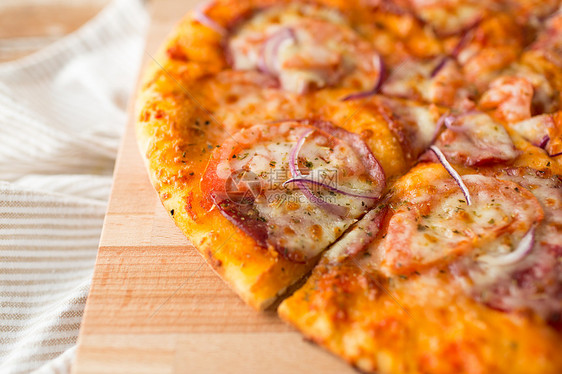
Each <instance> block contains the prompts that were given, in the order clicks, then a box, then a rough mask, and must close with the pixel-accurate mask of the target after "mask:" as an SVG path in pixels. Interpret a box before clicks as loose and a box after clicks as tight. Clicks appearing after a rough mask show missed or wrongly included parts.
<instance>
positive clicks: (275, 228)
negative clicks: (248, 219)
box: [217, 122, 375, 258]
mask: <svg viewBox="0 0 562 374" xmlns="http://www.w3.org/2000/svg"><path fill="white" fill-rule="evenodd" d="M291 124H292V126H289V125H287V124H282V125H279V126H275V125H272V126H260V125H258V126H254V127H253V128H250V129H247V130H245V131H244V133H248V134H252V135H251V136H245V137H244V140H245V142H246V144H248V145H245V146H244V147H243V148H242V149H241V150H239V151H237V152H236V153H235V154H233V155H232V156H231V157H230V159H228V160H223V161H222V162H221V163H220V164H219V165H220V166H219V167H217V175H218V173H219V170H220V172H221V175H225V174H228V173H233V172H235V171H237V170H244V171H245V172H247V173H249V175H252V176H256V177H257V178H258V179H259V180H260V181H261V186H262V191H261V193H260V195H259V196H257V197H256V198H255V201H253V208H254V209H255V210H256V211H257V213H258V214H259V216H260V217H261V219H262V221H264V222H265V223H266V225H267V230H268V242H269V243H270V244H272V245H273V246H274V247H276V248H278V249H281V250H283V251H287V252H290V253H298V254H299V256H302V257H304V258H311V257H314V256H316V255H317V254H318V253H320V251H322V250H323V249H324V248H326V247H327V246H328V245H329V244H331V243H332V242H334V241H335V240H336V239H337V238H338V237H339V236H340V235H341V234H342V233H343V232H344V231H345V230H346V229H347V228H348V227H349V226H350V225H351V224H352V223H353V222H355V221H356V219H357V218H358V217H360V216H362V215H363V214H364V213H365V212H366V210H367V209H368V208H369V207H371V206H372V205H373V203H374V201H373V200H372V199H361V198H357V197H352V196H348V195H345V194H341V193H337V192H333V191H330V190H329V189H326V188H323V187H318V186H316V185H313V184H304V186H305V187H306V188H308V189H309V190H310V191H311V192H312V193H313V194H314V196H315V197H316V198H318V199H320V200H321V201H322V202H323V203H321V204H318V203H317V202H313V201H311V199H310V198H309V197H308V196H307V195H306V194H305V193H304V192H303V191H302V189H301V187H299V186H298V185H297V184H295V183H292V184H288V185H285V186H284V185H283V183H284V182H286V181H287V180H288V179H289V178H291V177H292V175H291V171H290V167H289V160H290V153H291V151H292V150H293V148H294V147H295V144H296V142H297V140H298V138H299V136H301V135H302V134H303V132H305V131H310V130H311V127H310V126H305V125H299V124H296V123H294V122H293V123H291ZM252 137H255V139H254V140H252V139H251V138H252ZM298 166H299V172H300V173H301V174H302V176H304V177H306V178H308V179H311V180H313V181H316V182H320V183H324V184H327V185H329V186H331V187H333V188H338V189H340V190H344V191H349V192H351V193H355V194H364V195H369V193H371V192H372V191H373V188H374V187H375V186H374V184H373V181H372V180H371V179H370V178H369V177H368V176H367V174H366V170H365V168H364V166H363V164H362V161H361V160H360V159H359V157H358V155H356V154H355V153H354V151H353V150H352V148H351V147H350V146H349V145H347V144H346V143H344V142H342V141H340V140H336V139H335V138H333V137H331V136H329V135H328V134H325V133H323V132H321V131H314V132H313V133H311V134H310V135H309V136H308V137H307V138H306V141H305V143H304V144H303V146H302V148H301V150H300V152H299V154H298ZM221 175H219V177H220V176H221ZM227 193H228V192H227ZM326 205H328V207H326ZM329 206H335V207H337V208H340V209H343V211H344V212H345V214H344V215H343V216H339V214H337V213H335V212H334V211H332V210H331V209H330V207H329Z"/></svg>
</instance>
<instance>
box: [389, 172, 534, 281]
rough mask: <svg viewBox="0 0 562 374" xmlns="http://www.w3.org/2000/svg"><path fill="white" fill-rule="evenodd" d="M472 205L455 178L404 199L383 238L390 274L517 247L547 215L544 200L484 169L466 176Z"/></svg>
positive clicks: (496, 253) (407, 271) (494, 253)
mask: <svg viewBox="0 0 562 374" xmlns="http://www.w3.org/2000/svg"><path fill="white" fill-rule="evenodd" d="M463 181H464V182H465V184H466V185H467V187H468V188H469V190H470V192H471V197H472V200H473V202H472V205H470V206H468V205H467V204H466V199H465V197H464V195H463V194H462V193H461V192H460V189H459V188H458V186H456V184H455V183H454V182H452V181H450V180H448V181H445V182H442V183H440V184H437V185H436V188H435V190H434V192H433V194H431V195H429V196H427V195H426V196H419V197H418V199H417V201H415V202H414V203H412V202H410V201H405V202H402V203H401V204H400V205H399V206H398V208H397V209H396V211H395V213H394V214H393V216H392V218H391V219H390V222H389V224H388V232H387V235H386V238H385V239H384V241H383V243H382V249H381V251H382V252H383V253H382V254H381V257H382V258H383V262H382V268H383V270H384V271H385V272H386V273H387V274H392V273H400V274H402V273H409V272H412V271H415V270H419V269H422V268H425V267H426V266H428V265H433V264H436V263H438V262H449V261H451V260H453V259H455V258H456V257H457V256H459V255H462V254H468V253H471V256H473V257H478V256H480V255H483V254H492V255H499V254H501V253H508V252H510V251H512V250H513V249H514V248H515V247H516V246H517V244H518V242H519V240H521V238H522V237H523V236H524V235H525V233H526V232H527V231H528V230H529V229H530V227H531V226H532V225H533V224H534V223H535V222H537V221H540V220H541V219H542V210H541V208H540V205H539V204H538V202H537V201H536V199H534V198H533V197H532V195H531V194H530V193H528V192H526V193H525V192H524V189H523V188H521V189H518V187H517V185H516V184H513V183H508V182H500V181H497V180H496V179H493V178H489V177H484V176H480V175H466V176H463Z"/></svg>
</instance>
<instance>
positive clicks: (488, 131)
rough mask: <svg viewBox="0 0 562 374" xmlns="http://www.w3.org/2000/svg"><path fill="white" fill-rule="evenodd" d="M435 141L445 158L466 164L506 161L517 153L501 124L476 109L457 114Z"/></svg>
mask: <svg viewBox="0 0 562 374" xmlns="http://www.w3.org/2000/svg"><path fill="white" fill-rule="evenodd" d="M435 144H436V145H437V146H438V147H439V148H440V149H441V150H442V151H443V153H444V154H445V156H447V159H448V160H449V161H451V162H454V163H457V164H465V165H470V166H474V165H486V164H493V163H498V162H505V161H510V160H513V159H514V158H516V157H517V156H518V154H519V153H518V152H517V150H516V149H515V146H514V145H513V141H512V140H511V138H510V136H509V134H508V133H507V131H506V130H505V128H504V127H503V126H502V125H500V124H499V123H497V122H495V121H494V120H493V119H492V118H491V117H490V116H488V115H487V114H483V113H477V112H473V113H470V114H465V115H462V116H459V117H457V118H456V119H455V121H454V123H453V124H452V126H450V127H449V128H447V129H446V130H445V131H443V132H442V133H441V135H440V136H439V137H438V138H437V141H436V143H435Z"/></svg>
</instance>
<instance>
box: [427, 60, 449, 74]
mask: <svg viewBox="0 0 562 374" xmlns="http://www.w3.org/2000/svg"><path fill="white" fill-rule="evenodd" d="M449 59H450V57H449V56H444V57H442V58H441V61H439V63H438V64H437V65H435V67H434V68H433V70H432V71H431V74H429V77H430V78H435V76H436V75H437V74H439V72H440V71H441V69H443V68H444V67H445V65H447V62H448V61H449Z"/></svg>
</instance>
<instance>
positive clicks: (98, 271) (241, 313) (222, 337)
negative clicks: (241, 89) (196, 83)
mask: <svg viewBox="0 0 562 374" xmlns="http://www.w3.org/2000/svg"><path fill="white" fill-rule="evenodd" d="M194 3H196V2H195V1H186V0H184V1H173V0H158V1H153V2H151V3H150V8H151V10H150V12H151V14H152V25H151V30H150V33H149V38H148V44H147V51H148V53H149V54H151V55H152V54H154V51H155V50H156V48H157V45H158V44H159V43H160V42H161V41H162V39H163V38H164V36H165V35H166V34H167V33H169V32H170V30H171V29H172V28H173V25H174V24H175V23H176V22H177V21H178V20H179V18H180V17H181V16H182V15H183V14H184V13H185V12H186V11H187V10H188V9H189V8H190V7H192V6H194ZM146 56H148V54H146ZM146 59H149V57H146ZM73 372H74V373H75V374H86V373H108V374H109V373H111V374H118V373H151V374H152V373H191V374H198V373H249V374H251V373H274V374H275V373H283V374H285V373H291V374H298V373H303V374H304V373H306V374H320V373H322V374H330V373H339V374H345V373H353V372H354V370H353V369H351V368H350V367H348V365H347V364H345V363H344V362H343V361H341V360H339V359H338V358H336V357H334V356H332V355H331V354H329V353H327V352H325V351H323V350H322V349H320V348H318V347H316V346H314V345H312V344H310V343H308V342H306V341H304V339H303V338H302V336H301V335H300V334H299V333H298V332H296V331H294V330H293V329H292V328H290V327H288V326H287V325H285V324H284V323H283V322H281V321H280V320H279V318H278V317H277V316H276V314H275V312H273V311H269V312H257V311H255V310H253V309H252V308H250V307H249V306H247V305H245V304H244V303H243V302H242V301H241V300H240V299H239V298H238V297H237V296H236V295H235V294H234V293H233V292H232V291H231V290H230V289H229V288H228V287H227V286H226V285H225V283H223V282H222V280H221V279H220V278H219V277H218V276H217V275H216V274H215V273H214V272H213V271H212V270H211V268H210V267H209V266H207V264H206V263H205V262H204V260H203V259H202V257H201V256H199V254H198V253H197V252H196V250H195V249H194V248H193V247H191V246H190V245H189V243H188V241H187V240H186V239H185V237H184V236H183V235H182V234H181V232H180V231H179V229H178V228H177V227H175V225H174V224H173V222H172V220H171V219H170V218H169V217H168V215H167V212H166V211H165V210H164V208H163V207H162V206H161V204H160V202H159V201H158V198H157V196H156V193H155V192H154V190H153V188H152V186H151V185H150V183H149V180H148V176H147V174H146V171H145V169H144V165H143V164H142V161H141V158H140V155H139V152H138V149H137V145H136V140H135V137H134V133H133V128H132V122H130V123H129V125H128V128H127V131H126V134H125V138H124V141H123V144H122V147H121V150H120V153H119V156H118V160H117V164H116V169H115V181H114V186H113V192H112V195H111V198H110V203H109V208H108V212H107V216H106V218H105V223H104V229H103V233H102V237H101V241H100V248H99V252H98V257H97V262H96V267H95V271H94V277H93V281H92V288H91V291H90V295H89V297H88V301H87V305H86V310H85V315H84V319H83V322H82V328H81V331H80V337H79V346H78V353H77V357H76V361H75V365H74V367H73Z"/></svg>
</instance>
